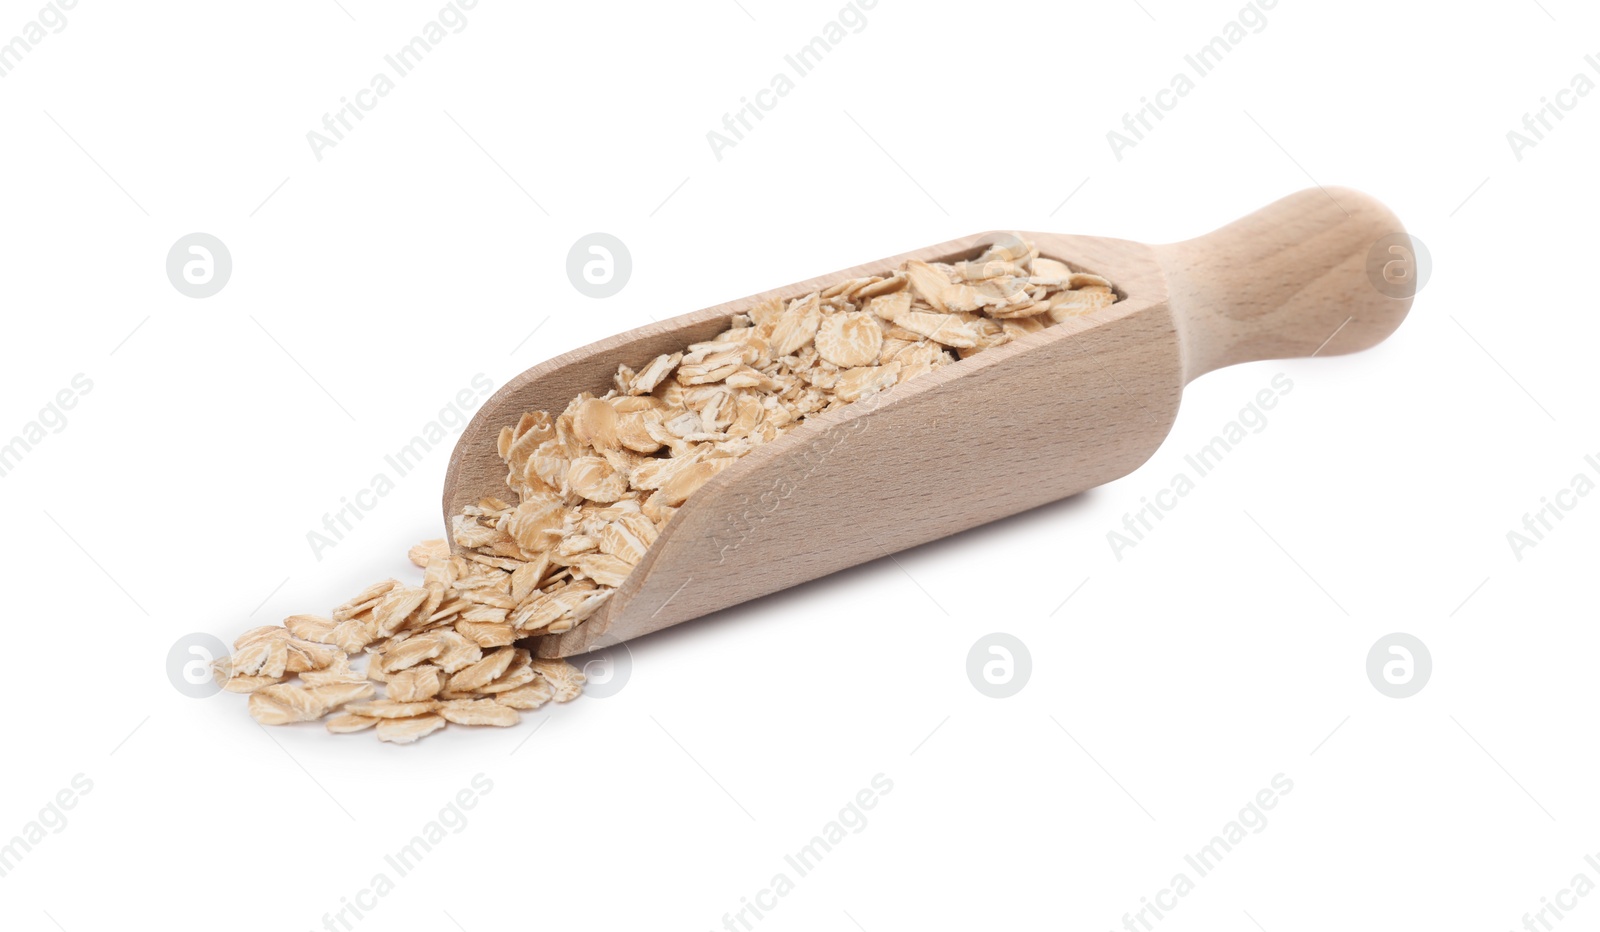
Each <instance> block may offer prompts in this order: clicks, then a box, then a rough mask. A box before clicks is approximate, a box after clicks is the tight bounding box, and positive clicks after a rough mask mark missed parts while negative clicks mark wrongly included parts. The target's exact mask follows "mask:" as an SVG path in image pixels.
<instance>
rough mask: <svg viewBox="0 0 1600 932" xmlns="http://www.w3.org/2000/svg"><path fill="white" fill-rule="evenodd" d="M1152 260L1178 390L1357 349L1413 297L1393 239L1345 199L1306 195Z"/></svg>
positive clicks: (1329, 193) (1396, 224)
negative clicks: (1167, 315)
mask: <svg viewBox="0 0 1600 932" xmlns="http://www.w3.org/2000/svg"><path fill="white" fill-rule="evenodd" d="M1155 251H1156V256H1157V258H1158V259H1159V260H1160V262H1161V266H1162V269H1163V271H1164V272H1165V273H1166V278H1167V288H1168V295H1169V301H1170V303H1171V307H1172V316H1173V319H1174V320H1175V321H1176V323H1177V327H1178V334H1179V339H1180V342H1181V346H1182V353H1183V368H1184V379H1185V381H1186V382H1192V381H1194V380H1195V379H1196V378H1197V377H1199V376H1201V375H1203V374H1204V373H1207V372H1210V371H1211V370H1213V369H1220V368H1222V367H1223V366H1231V365H1233V364H1234V363H1240V362H1250V361H1252V360H1256V359H1287V358H1292V357H1303V356H1313V355H1318V356H1330V355H1336V354H1340V353H1353V352H1355V351H1357V350H1363V349H1366V348H1367V347H1369V346H1373V345H1375V344H1377V343H1378V342H1379V341H1381V340H1382V339H1383V338H1384V337H1387V336H1388V335H1389V334H1391V333H1393V332H1394V330H1395V328H1396V327H1398V326H1400V321H1402V320H1404V319H1405V316H1406V312H1407V311H1409V310H1410V309H1411V301H1412V298H1413V297H1414V296H1415V293H1416V281H1417V274H1418V268H1417V260H1416V255H1415V251H1414V249H1413V244H1412V242H1411V240H1410V238H1409V237H1407V236H1406V233H1405V228H1404V227H1403V226H1401V224H1400V221H1399V219H1398V218H1397V217H1395V215H1394V213H1393V212H1391V211H1390V210H1389V209H1388V208H1387V207H1385V206H1383V205H1382V204H1381V203H1379V202H1378V201H1376V200H1374V199H1372V198H1370V197H1368V196H1367V195H1365V194H1362V193H1360V192H1359V191H1352V190H1350V189H1348V188H1328V189H1326V190H1324V189H1322V188H1309V189H1307V190H1305V191H1301V192H1300V193H1298V194H1291V195H1290V196H1288V197H1286V198H1284V199H1283V200H1281V201H1278V202H1276V203H1274V204H1271V205H1269V206H1267V207H1264V208H1262V209H1261V210H1258V211H1256V212H1255V213H1253V214H1251V215H1250V216H1248V217H1244V218H1243V219H1240V220H1236V221H1234V222H1233V223H1230V224H1228V225H1227V226H1225V227H1223V228H1222V229H1220V230H1217V231H1216V232H1214V233H1208V234H1207V235H1205V236H1202V237H1200V238H1198V239H1192V240H1188V241H1186V242H1182V243H1172V244H1170V245H1166V246H1157V247H1155Z"/></svg>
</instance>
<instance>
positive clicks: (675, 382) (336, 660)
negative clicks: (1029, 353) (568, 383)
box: [215, 234, 1117, 744]
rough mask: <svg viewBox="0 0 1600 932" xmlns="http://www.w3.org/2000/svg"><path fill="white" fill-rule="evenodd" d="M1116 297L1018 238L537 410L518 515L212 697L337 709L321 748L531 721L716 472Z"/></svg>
mask: <svg viewBox="0 0 1600 932" xmlns="http://www.w3.org/2000/svg"><path fill="white" fill-rule="evenodd" d="M1116 300H1117V296H1116V293H1115V291H1114V290H1113V289H1112V287H1111V283H1110V282H1108V281H1106V280H1105V279H1103V278H1101V277H1099V276H1097V275H1091V274H1088V273H1085V272H1075V271H1073V270H1072V269H1071V268H1069V267H1068V266H1067V265H1066V264H1065V263H1063V262H1058V261H1056V260H1054V259H1047V258H1044V257H1042V256H1040V255H1039V251H1038V249H1037V248H1035V247H1034V246H1033V244H1031V243H1029V242H1027V241H1025V240H1023V239H1022V238H1021V237H1020V236H1016V235H1014V234H1008V235H1005V236H1001V237H999V238H998V239H997V240H996V242H994V243H993V244H992V245H990V246H989V247H988V249H987V250H986V251H985V252H984V253H983V254H982V255H981V256H979V257H978V258H977V259H975V260H971V261H966V262H956V263H954V264H948V263H926V262H918V261H910V262H907V263H906V264H905V265H904V266H903V267H902V268H900V269H898V270H896V271H894V272H892V273H889V274H887V275H882V276H872V277H868V278H853V279H849V280H848V281H841V282H838V283H836V284H834V285H833V286H831V287H829V288H827V289H824V290H822V291H814V292H812V293H810V294H808V295H804V296H803V297H799V298H795V299H793V300H790V301H782V300H778V299H772V300H769V301H766V302H764V303H762V304H760V305H758V306H756V307H754V308H752V309H751V310H750V311H748V312H746V313H742V314H736V315H733V317H732V318H731V320H730V321H729V327H728V329H727V330H725V331H723V332H722V333H721V334H718V335H717V336H716V337H715V338H713V339H711V340H708V341H706V342H704V343H695V344H693V345H691V346H689V347H687V348H686V349H685V350H684V351H683V352H680V353H672V354H670V355H664V356H659V357H657V358H655V359H653V360H651V361H649V362H648V363H647V364H646V365H645V366H644V367H643V368H641V369H639V370H637V371H635V370H634V369H631V368H629V367H628V366H626V365H623V366H619V367H618V369H617V374H616V377H615V379H614V380H613V381H614V387H613V388H612V389H611V390H610V391H608V392H606V393H605V394H604V395H601V396H599V397H596V396H594V395H592V394H589V393H587V392H585V393H584V394H582V395H579V396H578V397H577V398H574V399H573V400H572V403H571V404H569V405H568V406H567V409H566V410H565V411H563V412H562V413H561V415H560V416H558V417H551V416H550V415H549V413H547V412H543V411H540V412H535V413H532V414H524V415H523V416H522V419H521V421H520V422H519V423H518V424H517V425H516V426H514V427H506V428H504V429H503V430H502V431H501V432H500V441H499V452H500V457H501V459H503V460H504V461H505V463H506V466H507V468H508V469H509V474H508V475H507V477H506V483H507V485H508V486H509V488H510V491H511V492H512V493H514V494H515V498H516V501H517V504H515V505H512V504H508V503H507V502H505V501H502V500H501V499H498V498H486V499H483V500H482V501H480V502H479V503H478V504H477V505H474V506H471V507H468V508H465V509H463V510H462V513H461V514H459V515H457V516H455V518H454V519H453V520H452V522H451V528H450V531H451V535H452V537H453V539H454V541H455V545H456V551H457V553H456V554H454V555H453V554H452V553H451V551H450V548H449V547H448V546H447V545H446V544H445V542H444V541H429V542H426V543H423V544H420V545H418V546H417V547H415V548H413V549H412V551H411V559H412V561H413V562H415V563H416V564H417V565H418V566H421V567H423V569H424V573H423V579H422V584H421V585H420V586H406V585H402V584H401V583H399V582H397V581H395V580H392V579H391V580H387V581H385V582H382V583H379V584H377V585H375V586H372V587H370V588H368V589H367V590H365V591H363V592H361V593H360V594H359V595H357V596H355V597H354V598H352V599H351V600H350V601H348V602H346V603H345V604H343V605H341V606H339V607H338V608H336V609H334V611H333V614H332V617H330V618H320V617H316V616H312V615H295V616H293V617H290V618H288V619H286V620H285V621H284V623H283V625H282V626H272V627H264V628H256V629H254V630H252V631H249V632H246V633H245V634H244V635H243V636H241V637H240V638H239V639H238V640H237V641H236V642H235V643H234V648H235V653H234V654H233V655H232V656H230V657H226V658H223V659H221V660H219V661H218V662H217V663H216V665H215V673H216V677H217V681H218V682H219V683H221V684H222V685H223V687H224V688H225V689H227V690H229V691H232V692H239V693H248V694H249V695H250V713H251V715H253V716H255V718H256V720H257V721H259V722H262V723H263V724H268V725H279V724H285V723H289V722H303V721H313V720H316V719H321V718H323V717H324V716H327V715H329V714H330V713H334V712H337V713H338V714H336V715H334V716H333V717H332V718H329V719H328V721H327V727H328V730H329V731H333V732H336V733H342V732H351V731H362V730H365V729H367V728H374V729H375V730H376V732H377V735H378V737H379V738H380V739H382V740H385V741H392V742H396V743H402V744H404V743H410V742H412V741H415V740H417V739H418V738H421V737H423V736H425V735H428V734H431V733H433V732H435V731H438V730H439V729H441V728H443V727H445V724H446V723H447V722H454V723H456V724H460V725H500V726H504V725H514V724H516V723H517V721H518V720H519V714H518V710H528V709H537V708H538V707H540V706H541V705H543V704H544V703H546V702H548V701H550V700H551V699H554V700H556V701H558V702H566V701H569V700H571V699H574V698H576V697H577V696H578V694H579V693H580V692H582V689H583V674H582V673H581V672H579V671H578V670H577V669H576V668H574V667H573V666H572V665H570V664H568V663H567V662H566V661H563V660H540V659H537V658H535V657H534V656H533V653H534V651H533V648H534V647H536V642H534V641H533V640H532V639H537V638H540V637H544V636H546V635H558V634H561V633H563V632H566V631H570V630H572V629H573V628H574V627H576V626H578V625H580V624H582V623H583V622H584V621H585V620H586V619H588V618H589V617H591V616H592V615H593V614H594V613H595V612H596V611H597V610H598V609H599V608H600V607H601V605H603V604H604V603H605V601H606V599H607V598H609V597H610V596H611V594H612V593H613V592H615V591H616V589H617V587H619V586H621V585H622V583H623V581H624V580H626V579H627V578H628V574H629V573H631V572H632V571H633V568H634V566H635V565H637V564H638V562H639V560H640V559H641V558H643V556H644V554H645V551H646V550H648V549H649V548H650V545H651V544H652V543H653V542H654V541H655V539H656V536H657V535H658V534H659V533H660V531H661V529H662V528H663V527H665V526H666V524H667V522H668V521H671V520H672V516H673V515H674V514H675V513H676V512H677V510H678V508H680V507H681V506H682V505H683V503H684V501H685V500H686V499H687V498H688V497H689V496H690V495H693V494H694V492H695V491H696V490H697V489H699V488H700V487H701V486H702V485H704V484H705V483H706V481H707V480H709V479H710V478H711V477H712V476H714V475H716V474H717V473H718V472H720V471H721V470H722V469H723V468H725V467H727V466H728V465H730V464H731V463H733V462H734V461H735V460H737V459H738V458H739V457H740V456H742V455H744V454H745V453H748V452H750V451H751V450H752V449H754V448H755V447H757V446H759V445H761V444H763V443H768V442H770V441H772V440H773V439H775V438H777V437H778V436H779V435H780V434H782V433H783V432H784V431H787V430H789V429H791V428H793V427H794V426H796V425H798V424H799V423H800V422H802V421H804V420H805V419H806V418H808V417H811V416H813V415H817V414H821V413H822V412H825V411H830V410H833V409H834V408H837V407H839V406H840V405H845V404H850V403H851V402H855V401H860V400H861V399H863V398H867V397H869V396H871V395H874V394H876V393H878V392H881V391H884V390H886V389H889V388H892V387H894V386H895V385H898V384H900V383H901V382H904V381H906V380H907V379H912V378H916V377H917V376H919V375H923V374H924V373H927V372H930V371H932V370H934V369H937V368H939V367H940V366H944V365H948V364H950V363H952V362H955V361H956V360H957V359H965V358H966V357H968V356H971V355H972V354H974V353H977V352H980V351H982V350H985V349H989V348H991V347H994V346H999V345H1001V344H1003V343H1007V342H1009V341H1010V340H1012V339H1013V338H1015V337H1017V336H1019V335H1021V334H1025V333H1032V332H1034V331H1037V330H1042V329H1044V328H1045V327H1048V326H1050V325H1051V324H1055V323H1059V322H1061V321H1062V320H1065V319H1066V318H1068V317H1076V316H1080V315H1083V314H1087V313H1089V312H1091V311H1094V310H1096V309H1098V308H1102V307H1105V306H1107V305H1109V304H1112V303H1114V302H1115V301H1116ZM518 644H522V645H523V646H520V647H519V646H518ZM357 653H364V654H365V655H366V661H367V663H366V668H365V670H364V671H363V672H357V671H355V670H354V669H352V667H351V662H352V661H351V655H354V654H357ZM291 675H297V676H298V677H299V682H297V683H291V682H288V678H289V677H290V676H291ZM374 684H381V685H382V686H383V687H384V698H382V699H378V698H375V696H376V693H377V689H376V686H375V685H374Z"/></svg>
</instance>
